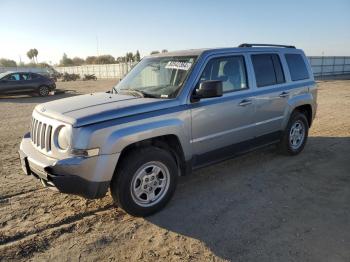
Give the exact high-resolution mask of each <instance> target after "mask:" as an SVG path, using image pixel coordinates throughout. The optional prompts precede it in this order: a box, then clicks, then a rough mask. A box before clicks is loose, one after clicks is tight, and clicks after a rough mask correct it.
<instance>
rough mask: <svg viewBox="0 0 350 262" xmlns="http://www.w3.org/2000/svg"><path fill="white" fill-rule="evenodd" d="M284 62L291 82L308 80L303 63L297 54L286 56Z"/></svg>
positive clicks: (307, 73)
mask: <svg viewBox="0 0 350 262" xmlns="http://www.w3.org/2000/svg"><path fill="white" fill-rule="evenodd" d="M285 56H286V60H287V64H288V68H289V72H290V77H291V78H292V81H298V80H303V79H308V78H309V72H308V71H307V68H306V64H305V61H304V59H303V57H302V56H301V55H299V54H286V55H285Z"/></svg>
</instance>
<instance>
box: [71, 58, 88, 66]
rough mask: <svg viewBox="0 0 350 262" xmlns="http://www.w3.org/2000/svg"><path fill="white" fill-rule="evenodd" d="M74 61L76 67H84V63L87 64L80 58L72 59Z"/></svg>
mask: <svg viewBox="0 0 350 262" xmlns="http://www.w3.org/2000/svg"><path fill="white" fill-rule="evenodd" d="M72 61H73V64H74V65H75V66H80V65H83V64H84V63H85V60H84V59H82V58H80V57H77V56H76V57H74V58H73V59H72Z"/></svg>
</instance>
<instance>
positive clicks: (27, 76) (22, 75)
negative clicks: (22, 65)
mask: <svg viewBox="0 0 350 262" xmlns="http://www.w3.org/2000/svg"><path fill="white" fill-rule="evenodd" d="M21 79H22V80H30V74H21Z"/></svg>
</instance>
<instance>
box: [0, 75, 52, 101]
mask: <svg viewBox="0 0 350 262" xmlns="http://www.w3.org/2000/svg"><path fill="white" fill-rule="evenodd" d="M55 88H56V84H55V81H54V80H53V79H51V78H47V77H45V76H42V75H40V74H36V73H30V72H5V73H1V74H0V94H23V93H31V94H38V95H40V96H47V95H49V94H50V92H51V91H52V90H54V89H55Z"/></svg>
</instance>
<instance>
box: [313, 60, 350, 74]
mask: <svg viewBox="0 0 350 262" xmlns="http://www.w3.org/2000/svg"><path fill="white" fill-rule="evenodd" d="M308 59H309V61H310V64H311V67H312V70H313V72H314V76H315V77H319V76H330V75H345V74H350V56H309V57H308Z"/></svg>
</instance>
